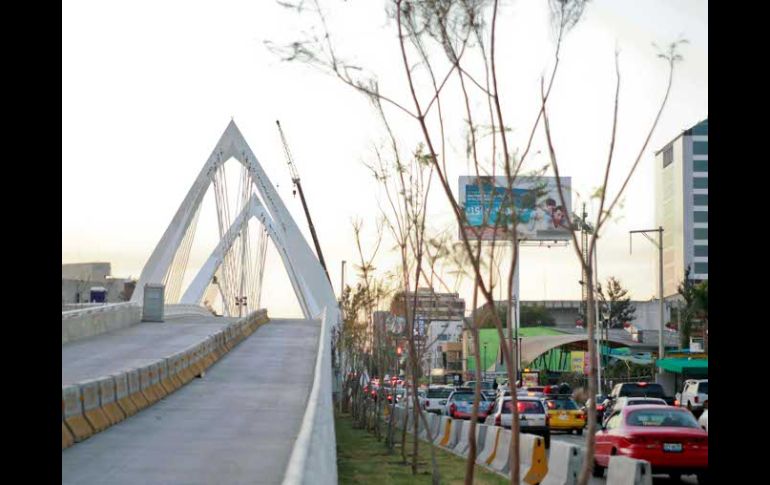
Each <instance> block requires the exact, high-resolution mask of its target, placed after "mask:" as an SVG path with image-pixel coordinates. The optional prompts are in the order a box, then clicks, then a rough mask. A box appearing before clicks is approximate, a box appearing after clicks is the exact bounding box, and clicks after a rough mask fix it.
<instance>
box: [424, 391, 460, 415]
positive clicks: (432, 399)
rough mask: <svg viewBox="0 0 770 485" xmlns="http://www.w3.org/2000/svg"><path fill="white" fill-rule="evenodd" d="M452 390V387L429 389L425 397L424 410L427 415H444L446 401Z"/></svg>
mask: <svg viewBox="0 0 770 485" xmlns="http://www.w3.org/2000/svg"><path fill="white" fill-rule="evenodd" d="M453 390H454V388H453V387H447V386H431V387H429V388H428V394H427V395H426V397H425V406H424V409H425V410H426V411H428V412H429V413H436V414H444V412H445V410H446V403H447V400H448V399H449V395H450V394H452V391H453Z"/></svg>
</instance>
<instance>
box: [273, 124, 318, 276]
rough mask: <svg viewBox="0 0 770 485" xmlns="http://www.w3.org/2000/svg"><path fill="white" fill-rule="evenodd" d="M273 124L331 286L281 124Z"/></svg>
mask: <svg viewBox="0 0 770 485" xmlns="http://www.w3.org/2000/svg"><path fill="white" fill-rule="evenodd" d="M275 124H276V125H278V132H279V133H280V134H281V142H282V143H283V150H284V151H285V152H286V163H288V164H289V171H290V172H291V181H292V182H293V183H294V187H296V189H297V191H298V192H299V198H300V200H301V201H302V208H303V209H304V210H305V217H307V224H308V226H310V235H311V236H312V237H313V244H314V245H315V251H316V253H317V254H318V261H319V262H320V263H321V267H323V269H324V273H326V279H328V280H329V283H330V284H331V281H332V280H331V278H329V271H328V270H327V269H326V262H325V261H324V255H323V253H322V252H321V245H320V244H319V242H318V235H317V234H316V232H315V226H313V220H312V219H311V218H310V210H308V207H307V202H306V201H305V193H304V192H303V191H302V183H301V182H300V180H299V172H297V167H296V166H295V165H294V159H293V157H292V156H291V150H289V144H288V142H287V141H286V136H285V135H284V134H283V129H282V128H281V122H280V121H278V120H275Z"/></svg>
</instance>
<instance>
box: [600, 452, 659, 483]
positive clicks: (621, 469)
mask: <svg viewBox="0 0 770 485" xmlns="http://www.w3.org/2000/svg"><path fill="white" fill-rule="evenodd" d="M609 465H610V466H609V467H608V468H607V483H611V484H612V485H652V470H651V468H650V462H649V461H645V460H636V459H634V458H628V457H625V456H611V457H610V463H609Z"/></svg>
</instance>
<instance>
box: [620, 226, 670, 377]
mask: <svg viewBox="0 0 770 485" xmlns="http://www.w3.org/2000/svg"><path fill="white" fill-rule="evenodd" d="M628 232H629V234H628V252H629V254H630V253H631V249H632V248H631V241H632V236H631V235H632V234H633V233H635V232H640V233H642V235H643V236H644V237H646V238H647V240H648V241H650V242H651V243H652V244H653V245H655V246H656V247H657V248H658V298H659V302H658V311H659V313H660V315H659V318H660V322H659V323H660V330H658V359H663V358H664V356H665V350H666V349H665V347H664V345H663V330H664V328H663V326H664V323H663V315H664V312H663V227H662V226H658V228H657V229H640V230H638V231H628ZM648 232H657V233H658V241H657V242H655V240H654V239H653V238H651V237H650V236H648V235H647V233H648ZM658 372H659V373H660V374H662V373H663V369H662V368H658Z"/></svg>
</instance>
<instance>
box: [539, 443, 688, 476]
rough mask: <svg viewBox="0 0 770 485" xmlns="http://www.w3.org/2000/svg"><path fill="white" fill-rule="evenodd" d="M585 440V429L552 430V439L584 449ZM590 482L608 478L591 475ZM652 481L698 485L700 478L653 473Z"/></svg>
mask: <svg viewBox="0 0 770 485" xmlns="http://www.w3.org/2000/svg"><path fill="white" fill-rule="evenodd" d="M585 440H586V437H585V431H584V432H583V436H577V435H574V434H567V433H563V432H559V431H552V432H551V441H563V442H565V443H569V444H571V445H576V446H579V447H580V448H582V449H585V447H586V442H585ZM605 477H606V473H605ZM588 483H589V484H590V485H604V484H606V483H607V479H606V478H596V477H591V480H590V481H589V482H588ZM652 483H653V484H654V485H674V484H681V483H686V484H688V485H696V484H697V483H698V479H697V478H696V477H695V475H685V476H683V477H682V481H678V480H672V479H670V478H669V477H668V475H653V476H652Z"/></svg>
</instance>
